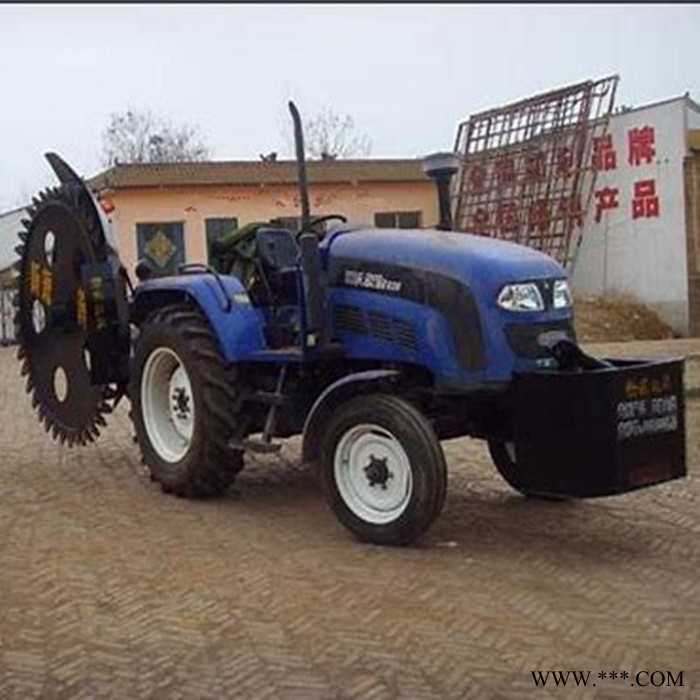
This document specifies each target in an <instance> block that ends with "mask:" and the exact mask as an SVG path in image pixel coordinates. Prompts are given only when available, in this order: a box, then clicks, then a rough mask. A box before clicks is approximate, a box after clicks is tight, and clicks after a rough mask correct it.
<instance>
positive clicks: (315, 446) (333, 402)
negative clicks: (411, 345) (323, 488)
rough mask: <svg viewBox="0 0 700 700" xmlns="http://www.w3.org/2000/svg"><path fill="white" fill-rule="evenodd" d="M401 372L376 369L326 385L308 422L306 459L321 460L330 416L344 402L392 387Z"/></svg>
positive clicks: (303, 452) (304, 451)
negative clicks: (321, 448) (324, 436)
mask: <svg viewBox="0 0 700 700" xmlns="http://www.w3.org/2000/svg"><path fill="white" fill-rule="evenodd" d="M398 376H399V372H398V371H396V370H388V369H373V370H369V371H366V372H357V373H355V374H349V375H347V376H345V377H341V378H340V379H338V380H337V381H336V382H334V383H333V384H331V385H330V386H328V387H326V388H325V389H324V390H323V392H322V393H321V394H320V396H319V397H318V398H317V399H316V401H315V402H314V405H313V406H312V407H311V410H310V411H309V414H308V416H307V417H306V422H305V423H304V439H303V446H302V460H303V461H304V462H308V463H311V462H315V461H316V460H318V458H319V457H320V445H321V436H322V434H323V431H324V429H325V424H326V420H327V419H328V417H329V416H330V415H331V414H332V413H333V411H334V410H335V409H336V408H337V407H338V406H340V404H341V403H343V402H344V401H347V400H348V399H350V398H353V397H354V396H357V395H358V394H367V393H370V392H372V391H378V390H380V389H381V390H384V391H386V390H391V387H392V386H394V385H395V383H396V380H397V378H398Z"/></svg>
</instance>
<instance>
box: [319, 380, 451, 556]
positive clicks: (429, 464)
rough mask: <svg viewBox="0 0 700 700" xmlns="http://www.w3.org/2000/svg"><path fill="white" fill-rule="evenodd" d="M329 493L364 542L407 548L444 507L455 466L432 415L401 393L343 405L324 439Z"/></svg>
mask: <svg viewBox="0 0 700 700" xmlns="http://www.w3.org/2000/svg"><path fill="white" fill-rule="evenodd" d="M320 455H321V460H320V462H321V470H322V483H323V489H324V493H325V495H326V498H327V500H328V503H329V504H330V507H331V508H332V510H333V512H334V513H335V514H336V516H337V517H338V519H339V520H340V522H341V523H342V524H343V525H344V526H345V527H346V528H348V529H349V530H350V531H351V532H352V533H353V534H354V535H356V536H357V537H358V538H359V539H361V540H363V541H367V542H374V543H375V544H385V545H387V544H388V545H406V544H410V543H411V542H413V541H414V540H415V539H416V538H417V537H419V536H420V535H421V534H423V533H424V532H425V531H426V530H427V529H428V527H430V525H431V524H432V523H433V521H434V520H435V519H436V518H437V517H438V515H439V514H440V512H441V511H442V507H443V505H444V502H445V494H446V490H447V468H446V465H445V458H444V455H443V452H442V448H441V446H440V442H439V440H438V438H437V436H436V435H435V432H434V431H433V429H432V427H431V425H430V424H429V423H428V421H427V420H426V418H425V417H424V416H423V415H422V414H421V413H420V412H419V411H418V410H417V409H416V408H414V407H413V406H412V405H411V404H410V403H408V402H407V401H405V400H403V399H401V398H398V397H396V396H389V395H385V394H371V395H369V396H361V397H356V398H353V399H350V400H349V401H347V402H346V403H345V404H342V405H341V406H340V407H339V408H338V409H337V410H336V411H335V413H334V414H333V416H332V417H331V418H330V420H329V421H328V424H327V425H326V429H325V431H324V436H323V438H322V444H321V450H320Z"/></svg>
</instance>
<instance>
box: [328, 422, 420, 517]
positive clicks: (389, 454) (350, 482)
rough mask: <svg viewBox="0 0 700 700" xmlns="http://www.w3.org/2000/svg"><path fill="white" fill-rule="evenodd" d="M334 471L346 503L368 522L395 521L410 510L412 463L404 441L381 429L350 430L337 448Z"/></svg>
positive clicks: (360, 427) (364, 426)
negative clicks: (408, 508) (402, 442)
mask: <svg viewBox="0 0 700 700" xmlns="http://www.w3.org/2000/svg"><path fill="white" fill-rule="evenodd" d="M334 471H335V482H336V485H337V488H338V492H339V494H340V496H341V497H342V499H343V501H344V502H345V504H346V505H347V507H348V508H349V509H350V510H351V511H352V512H353V513H355V515H357V516H358V517H360V518H362V519H363V520H365V521H366V522H371V523H375V524H382V523H389V522H392V521H393V520H396V518H398V517H400V516H401V514H402V513H403V512H404V511H405V510H406V508H407V507H408V504H409V501H410V499H411V494H412V492H413V477H412V472H411V463H410V460H409V458H408V455H407V454H406V451H405V449H404V448H403V446H402V444H401V442H400V441H399V440H398V439H397V438H396V437H395V436H394V435H392V433H390V432H389V431H388V430H386V429H385V428H383V427H382V426H379V425H376V424H372V423H362V424H359V425H355V426H353V427H352V428H349V429H348V430H347V431H346V432H345V434H344V435H343V436H342V437H341V438H340V440H339V441H338V444H337V446H336V450H335V458H334Z"/></svg>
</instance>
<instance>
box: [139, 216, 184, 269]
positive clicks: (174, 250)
mask: <svg viewBox="0 0 700 700" xmlns="http://www.w3.org/2000/svg"><path fill="white" fill-rule="evenodd" d="M136 239H137V244H138V255H139V260H141V259H146V260H147V261H148V262H150V263H151V265H153V267H154V269H155V274H156V276H158V277H164V276H166V275H175V274H177V268H178V265H181V264H182V263H184V262H185V240H184V226H183V223H182V221H170V222H164V223H157V224H150V223H149V224H136Z"/></svg>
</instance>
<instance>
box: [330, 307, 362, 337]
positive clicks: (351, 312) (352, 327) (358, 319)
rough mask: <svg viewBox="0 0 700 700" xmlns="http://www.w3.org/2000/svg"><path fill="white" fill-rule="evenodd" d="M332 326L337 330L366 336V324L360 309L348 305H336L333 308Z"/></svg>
mask: <svg viewBox="0 0 700 700" xmlns="http://www.w3.org/2000/svg"><path fill="white" fill-rule="evenodd" d="M333 324H334V326H335V328H336V329H337V330H343V331H349V332H350V333H359V334H360V335H367V332H368V331H367V323H366V321H365V315H364V313H363V312H362V309H359V308H358V307H357V306H350V305H349V304H336V305H335V306H334V307H333Z"/></svg>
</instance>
